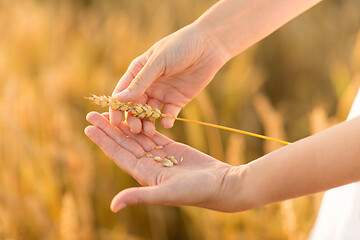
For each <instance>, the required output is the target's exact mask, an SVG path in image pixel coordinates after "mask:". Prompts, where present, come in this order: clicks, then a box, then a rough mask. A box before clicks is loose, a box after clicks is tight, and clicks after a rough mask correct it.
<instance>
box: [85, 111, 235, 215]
mask: <svg viewBox="0 0 360 240" xmlns="http://www.w3.org/2000/svg"><path fill="white" fill-rule="evenodd" d="M108 118H109V115H108V114H107V113H104V114H99V113H97V112H91V113H89V114H88V115H87V120H88V121H89V122H90V123H91V124H93V125H92V126H88V127H87V128H86V129H85V133H86V135H87V136H88V137H89V138H90V139H91V140H92V141H93V142H94V143H96V144H97V145H98V146H99V147H100V148H101V149H102V150H103V151H104V152H105V154H106V155H108V156H109V157H110V158H111V159H112V160H113V161H114V162H115V163H116V164H117V165H118V166H119V167H120V168H121V169H123V170H124V171H126V172H127V173H129V174H130V175H131V176H132V177H134V178H135V179H136V180H137V181H138V182H139V183H140V184H141V185H143V186H142V187H134V188H128V189H125V190H123V191H121V192H120V193H118V194H117V195H116V196H115V197H114V199H113V200H112V203H111V209H112V210H113V211H114V212H116V211H119V210H120V209H122V208H124V207H125V206H129V205H138V204H145V205H170V206H180V205H187V206H199V207H205V208H209V209H213V210H218V211H226V212H230V211H234V210H235V209H236V208H237V207H236V205H237V204H238V203H236V201H235V198H234V197H233V196H234V189H232V188H233V186H234V184H235V183H236V181H234V180H233V177H230V176H233V175H236V174H232V173H234V171H236V172H238V169H237V170H235V167H232V166H230V165H228V164H226V163H223V162H220V161H218V160H216V159H214V158H212V157H210V156H208V155H206V154H204V153H201V152H199V151H197V150H195V149H193V148H191V147H189V146H187V145H184V144H181V143H177V142H174V141H173V140H171V139H169V138H167V137H165V136H163V135H161V134H160V133H158V132H156V133H155V134H154V135H152V136H147V135H145V134H143V133H141V134H133V133H132V132H131V131H130V130H129V127H128V125H126V124H123V123H122V124H120V126H119V127H117V126H114V125H112V124H110V122H109V119H108ZM155 146H163V148H162V149H160V150H156V149H154V147H155ZM146 153H151V154H152V155H153V156H159V157H161V158H162V159H164V158H165V157H166V156H167V155H172V156H174V157H175V158H176V159H177V160H178V161H179V165H174V166H173V167H164V166H163V165H162V164H161V163H160V162H156V161H155V160H154V159H153V157H147V156H146Z"/></svg>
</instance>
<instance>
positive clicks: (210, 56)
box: [110, 24, 228, 135]
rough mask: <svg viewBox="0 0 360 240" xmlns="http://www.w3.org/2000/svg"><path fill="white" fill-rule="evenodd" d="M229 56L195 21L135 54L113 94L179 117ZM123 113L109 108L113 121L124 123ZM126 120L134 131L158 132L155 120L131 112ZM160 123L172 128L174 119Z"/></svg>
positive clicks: (167, 119) (166, 119)
mask: <svg viewBox="0 0 360 240" xmlns="http://www.w3.org/2000/svg"><path fill="white" fill-rule="evenodd" d="M227 60H228V57H227V56H226V51H224V50H223V49H222V47H221V46H220V44H218V43H217V40H216V39H215V38H214V37H213V35H209V34H207V33H206V32H205V31H204V30H202V28H201V27H200V26H198V25H196V24H192V25H189V26H187V27H185V28H182V29H180V30H179V31H177V32H175V33H173V34H171V35H169V36H167V37H165V38H164V39H162V40H160V41H159V42H157V43H156V44H155V45H153V46H152V47H151V48H150V49H149V50H148V51H147V52H146V53H144V54H143V55H141V56H139V57H138V58H136V59H135V60H134V61H133V62H132V63H131V64H130V66H129V68H128V70H127V71H126V73H125V74H124V76H123V77H122V78H121V79H120V80H119V83H118V84H117V86H116V88H115V90H114V92H113V96H115V97H116V98H117V99H119V100H120V101H123V102H139V103H142V104H145V103H148V104H149V105H151V106H152V107H158V108H161V107H162V106H163V105H165V106H164V108H163V113H164V114H167V115H171V116H174V117H176V116H177V115H178V113H179V112H180V110H181V108H183V107H184V106H185V105H186V104H187V103H188V102H189V101H191V100H192V99H193V98H194V97H195V96H196V95H197V94H198V93H199V92H200V91H201V90H202V89H203V88H204V87H205V86H206V85H207V84H208V83H209V82H210V81H211V80H212V78H213V77H214V75H215V74H216V72H217V71H218V70H219V69H220V68H221V67H222V66H223V64H224V63H225V62H226V61H227ZM122 119H123V113H122V112H120V111H113V110H111V109H110V120H111V123H112V124H114V125H117V126H120V125H121V121H122ZM127 123H128V125H129V127H130V129H131V131H132V132H133V133H139V132H141V130H142V129H143V130H144V132H145V133H147V134H148V135H153V134H155V125H154V122H150V121H146V120H145V121H141V120H140V119H138V118H135V117H133V116H131V115H130V116H129V117H128V119H127ZM160 123H161V124H162V125H163V126H164V127H165V128H170V127H172V126H173V124H174V120H173V119H170V118H164V119H162V120H161V121H160Z"/></svg>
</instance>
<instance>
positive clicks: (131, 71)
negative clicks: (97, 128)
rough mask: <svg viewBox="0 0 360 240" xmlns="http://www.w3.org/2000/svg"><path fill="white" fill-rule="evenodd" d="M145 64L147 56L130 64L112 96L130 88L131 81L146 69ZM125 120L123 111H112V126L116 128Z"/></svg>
mask: <svg viewBox="0 0 360 240" xmlns="http://www.w3.org/2000/svg"><path fill="white" fill-rule="evenodd" d="M145 63H146V56H145V54H143V55H141V56H139V57H137V58H135V59H134V60H133V61H132V62H131V63H130V65H129V67H128V69H127V70H126V72H125V74H124V75H123V76H122V77H121V78H120V80H119V82H118V84H117V85H116V87H115V89H114V92H113V94H112V95H113V96H114V95H115V94H117V93H119V92H121V91H123V90H124V89H125V88H127V87H128V86H129V84H130V83H131V81H132V80H133V79H134V77H135V76H136V75H137V74H138V73H139V71H140V70H141V69H142V68H143V67H144V64H145ZM123 119H124V113H123V112H122V111H116V110H113V109H110V122H111V124H113V125H115V126H119V125H120V124H121V122H122V120H123ZM137 128H139V126H137ZM137 128H136V127H135V130H137Z"/></svg>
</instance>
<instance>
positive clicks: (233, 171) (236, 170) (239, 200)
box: [220, 164, 255, 212]
mask: <svg viewBox="0 0 360 240" xmlns="http://www.w3.org/2000/svg"><path fill="white" fill-rule="evenodd" d="M247 175H248V165H247V164H246V165H240V166H232V167H231V168H230V169H229V171H228V172H227V173H226V175H225V176H224V179H223V183H222V190H221V193H220V199H222V201H223V203H222V205H223V207H224V209H223V211H224V212H241V211H245V210H248V209H251V208H254V207H255V204H254V201H253V200H252V199H253V197H252V194H251V193H250V191H249V187H248V186H249V184H248V183H247Z"/></svg>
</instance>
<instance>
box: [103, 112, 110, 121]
mask: <svg viewBox="0 0 360 240" xmlns="http://www.w3.org/2000/svg"><path fill="white" fill-rule="evenodd" d="M101 115H103V116H104V117H105V118H106V119H107V120H109V119H110V116H109V112H103V113H101Z"/></svg>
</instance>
